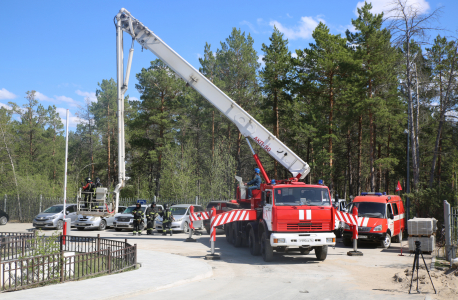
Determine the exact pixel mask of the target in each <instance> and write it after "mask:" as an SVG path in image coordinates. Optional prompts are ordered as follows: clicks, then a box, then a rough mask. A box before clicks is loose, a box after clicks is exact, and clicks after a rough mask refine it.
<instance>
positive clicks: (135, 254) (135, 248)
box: [134, 244, 137, 268]
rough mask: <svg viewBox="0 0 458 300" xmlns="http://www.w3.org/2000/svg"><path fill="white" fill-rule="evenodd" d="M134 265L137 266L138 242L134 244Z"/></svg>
mask: <svg viewBox="0 0 458 300" xmlns="http://www.w3.org/2000/svg"><path fill="white" fill-rule="evenodd" d="M134 256H135V258H134V267H135V268H137V244H134Z"/></svg>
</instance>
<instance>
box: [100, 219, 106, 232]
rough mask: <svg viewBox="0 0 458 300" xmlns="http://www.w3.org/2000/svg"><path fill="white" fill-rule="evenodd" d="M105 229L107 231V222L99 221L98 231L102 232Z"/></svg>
mask: <svg viewBox="0 0 458 300" xmlns="http://www.w3.org/2000/svg"><path fill="white" fill-rule="evenodd" d="M105 229H107V221H105V220H102V221H100V224H99V228H98V230H100V231H103V230H105Z"/></svg>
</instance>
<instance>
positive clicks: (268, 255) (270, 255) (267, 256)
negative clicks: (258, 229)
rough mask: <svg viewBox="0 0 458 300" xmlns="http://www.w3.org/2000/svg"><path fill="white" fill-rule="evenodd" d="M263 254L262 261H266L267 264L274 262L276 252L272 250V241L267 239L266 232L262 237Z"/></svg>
mask: <svg viewBox="0 0 458 300" xmlns="http://www.w3.org/2000/svg"><path fill="white" fill-rule="evenodd" d="M261 253H262V259H264V261H266V262H269V261H272V260H273V259H274V250H273V249H272V245H271V244H270V240H269V239H267V235H266V233H265V232H263V233H262V237H261Z"/></svg>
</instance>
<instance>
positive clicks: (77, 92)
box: [75, 90, 97, 102]
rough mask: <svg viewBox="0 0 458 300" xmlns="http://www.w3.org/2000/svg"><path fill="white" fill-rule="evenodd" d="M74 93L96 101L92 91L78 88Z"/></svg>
mask: <svg viewBox="0 0 458 300" xmlns="http://www.w3.org/2000/svg"><path fill="white" fill-rule="evenodd" d="M75 93H76V94H77V95H80V96H83V97H84V98H86V97H87V98H89V101H91V102H96V101H97V96H96V95H95V93H94V92H83V91H80V90H76V91H75Z"/></svg>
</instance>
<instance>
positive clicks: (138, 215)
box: [132, 203, 144, 235]
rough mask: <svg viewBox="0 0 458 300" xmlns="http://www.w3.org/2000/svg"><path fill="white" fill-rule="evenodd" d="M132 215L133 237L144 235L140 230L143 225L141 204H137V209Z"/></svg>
mask: <svg viewBox="0 0 458 300" xmlns="http://www.w3.org/2000/svg"><path fill="white" fill-rule="evenodd" d="M132 214H133V215H134V230H133V231H132V233H133V235H136V234H138V235H142V231H141V230H140V226H141V225H142V223H143V216H144V214H143V210H142V206H141V205H140V203H137V207H135V209H134V210H133V211H132Z"/></svg>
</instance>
